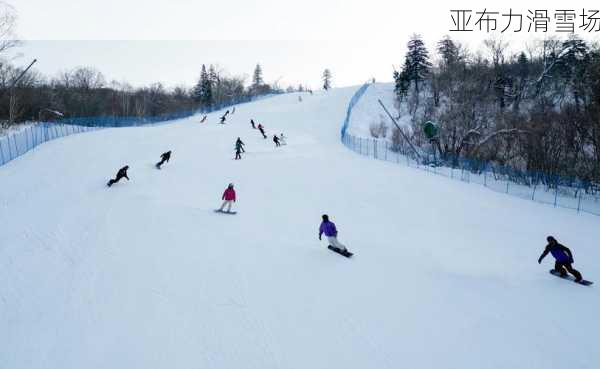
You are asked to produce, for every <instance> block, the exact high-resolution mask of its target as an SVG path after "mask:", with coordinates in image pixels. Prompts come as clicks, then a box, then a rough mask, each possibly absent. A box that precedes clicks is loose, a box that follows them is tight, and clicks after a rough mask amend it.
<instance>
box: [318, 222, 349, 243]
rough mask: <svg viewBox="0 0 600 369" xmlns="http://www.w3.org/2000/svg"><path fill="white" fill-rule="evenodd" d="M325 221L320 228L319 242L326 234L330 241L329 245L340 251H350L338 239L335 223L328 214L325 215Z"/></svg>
mask: <svg viewBox="0 0 600 369" xmlns="http://www.w3.org/2000/svg"><path fill="white" fill-rule="evenodd" d="M322 218H323V221H322V222H321V226H320V227H319V240H321V236H322V235H323V233H325V237H327V240H328V241H329V244H330V245H331V246H333V247H335V248H337V249H338V250H342V251H348V249H347V248H346V246H344V245H343V244H341V243H340V241H338V239H337V235H338V231H337V228H336V227H335V223H333V222H331V221H330V220H329V216H328V215H327V214H323V216H322Z"/></svg>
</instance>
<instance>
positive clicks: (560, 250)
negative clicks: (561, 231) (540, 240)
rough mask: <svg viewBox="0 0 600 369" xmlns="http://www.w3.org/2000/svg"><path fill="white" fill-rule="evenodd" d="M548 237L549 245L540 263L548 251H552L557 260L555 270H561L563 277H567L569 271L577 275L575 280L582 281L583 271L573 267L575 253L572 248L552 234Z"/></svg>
mask: <svg viewBox="0 0 600 369" xmlns="http://www.w3.org/2000/svg"><path fill="white" fill-rule="evenodd" d="M546 239H547V240H548V245H546V248H545V249H544V252H543V253H542V255H540V258H539V259H538V263H539V264H541V263H542V260H543V259H544V258H545V257H546V255H548V253H551V254H552V256H554V259H555V260H556V262H555V263H554V270H556V271H557V272H559V273H560V276H561V277H565V276H566V275H567V272H569V273H571V274H573V276H574V277H575V282H580V281H581V280H582V279H583V277H582V276H581V273H579V272H578V271H577V270H575V269H573V267H572V266H571V264H573V263H574V261H573V254H572V253H571V250H569V248H567V247H566V246H563V245H561V244H560V243H558V241H556V239H555V238H554V237H552V236H548V237H547V238H546ZM565 269H566V270H565Z"/></svg>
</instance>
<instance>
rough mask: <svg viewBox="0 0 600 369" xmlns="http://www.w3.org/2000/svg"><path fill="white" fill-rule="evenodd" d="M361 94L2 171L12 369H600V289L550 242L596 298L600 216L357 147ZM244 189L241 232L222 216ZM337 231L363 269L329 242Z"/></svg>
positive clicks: (286, 102)
mask: <svg viewBox="0 0 600 369" xmlns="http://www.w3.org/2000/svg"><path fill="white" fill-rule="evenodd" d="M355 90H356V87H353V88H343V89H334V90H331V91H329V92H327V93H325V92H315V94H314V95H312V96H311V95H309V94H303V95H302V96H303V102H299V101H298V97H297V94H286V95H281V96H276V97H272V98H269V99H264V100H260V101H258V102H255V103H249V104H243V105H239V106H238V107H237V109H236V112H235V114H234V115H230V116H229V117H228V119H227V124H226V125H219V124H218V120H219V119H218V117H219V116H220V114H222V112H215V113H212V114H210V115H209V117H208V119H207V123H204V124H201V123H198V122H199V120H200V117H199V116H196V117H191V118H188V119H184V120H182V121H180V122H177V123H173V124H171V125H159V126H154V127H145V128H142V127H136V128H120V129H106V130H101V131H97V132H93V133H84V134H79V135H73V136H69V137H65V138H62V139H58V140H54V141H51V142H49V143H46V144H44V145H41V146H39V147H38V148H36V149H34V150H32V151H31V152H29V153H27V154H26V155H24V156H22V157H20V158H18V159H16V160H13V161H11V162H10V163H8V164H7V165H5V166H2V167H0V183H1V184H2V188H1V190H0V224H1V225H2V228H1V229H2V232H0V368H1V369H37V368H57V369H58V368H60V369H69V368H74V369H75V368H77V369H80V368H86V369H92V368H103V369H104V368H127V369H135V368H140V369H141V368H153V369H162V368H164V369H178V368H182V369H183V368H260V369H267V368H286V369H287V368H290V369H296V368H297V369H319V368H323V369H325V368H327V369H330V368H344V369H359V368H360V369H362V368H377V369H383V368H389V369H392V368H393V369H396V368H412V369H420V368H422V369H437V368H449V369H450V368H461V369H488V368H490V369H492V368H493V369H496V368H498V369H501V368H502V369H505V368H511V369H515V368H523V369H537V368H539V369H563V368H569V369H574V368H589V369H592V368H597V367H598V365H599V363H600V351H599V350H598V349H597V347H596V346H597V343H596V342H597V334H598V332H599V331H600V319H597V317H596V315H597V312H598V308H599V307H600V295H599V294H598V292H597V288H598V287H597V286H596V285H595V286H592V287H584V286H580V285H577V284H574V283H572V282H568V281H564V280H561V279H559V278H556V277H553V276H551V275H550V274H549V273H548V270H549V269H550V268H551V266H552V262H551V256H548V257H547V259H546V260H545V261H544V262H543V265H541V266H540V265H538V264H537V258H538V256H539V254H540V253H541V252H542V249H543V247H544V245H545V242H544V241H545V237H546V236H547V235H548V234H553V235H554V236H555V237H557V239H558V240H559V241H560V242H562V243H564V244H565V245H567V246H568V247H570V248H571V249H572V250H573V252H574V256H575V262H576V263H575V265H574V266H575V267H576V268H577V269H579V270H580V271H581V272H582V273H583V275H584V277H586V278H587V279H590V280H592V281H593V280H596V282H598V280H599V279H600V278H598V276H600V263H598V260H599V258H600V249H599V248H598V245H597V241H598V239H600V227H599V222H600V218H598V217H594V216H591V215H590V216H588V215H578V214H576V213H575V212H573V211H571V210H562V209H554V208H550V207H548V206H546V205H542V204H538V203H534V202H531V201H527V200H522V199H519V198H514V197H510V196H506V195H503V194H499V193H495V192H492V191H489V190H487V189H486V188H484V187H481V186H479V185H475V184H467V183H463V182H460V181H454V180H451V179H446V178H444V177H439V176H434V175H430V174H428V173H426V172H423V171H419V170H414V169H411V168H406V167H402V166H397V165H395V164H393V163H388V162H381V161H376V160H372V159H369V158H366V157H361V156H359V155H357V154H355V153H353V152H351V151H350V150H347V149H346V148H345V147H344V146H342V144H341V143H340V142H339V130H340V125H341V122H342V120H343V118H344V116H345V112H346V104H347V102H348V101H349V100H350V98H351V96H352V95H353V93H354V91H355ZM250 118H254V120H255V121H256V122H257V123H259V122H260V123H262V124H263V125H264V126H265V127H266V130H267V133H268V134H269V139H268V140H263V139H262V137H261V136H260V134H259V132H258V131H257V130H252V129H251V128H250ZM282 132H283V133H284V134H285V135H286V137H287V145H286V146H283V147H280V148H275V145H274V144H273V142H272V140H271V138H272V135H273V134H275V133H276V134H280V133H282ZM238 136H239V137H241V138H242V140H243V141H244V142H245V143H246V150H247V153H246V154H245V156H244V157H243V160H241V161H234V160H233V157H234V142H235V139H236V138H237V137H238ZM167 150H172V151H173V156H172V158H171V162H170V163H167V164H166V165H165V166H164V167H163V169H162V170H160V171H159V170H156V169H155V168H154V167H153V165H154V163H155V162H157V161H158V160H159V155H160V154H161V153H162V152H164V151H167ZM125 164H129V165H130V167H131V168H130V171H129V174H130V177H131V181H130V182H127V181H124V182H121V183H118V184H116V185H114V186H113V187H112V188H110V189H108V188H107V187H106V186H105V183H106V181H107V180H108V179H109V177H111V176H113V175H114V173H115V172H116V171H117V169H118V168H120V167H121V166H122V165H125ZM229 182H234V183H235V185H236V190H237V193H238V203H237V204H236V205H235V209H236V210H238V214H237V215H235V216H229V215H221V214H215V213H213V209H214V208H216V207H217V206H219V205H220V197H221V194H222V191H223V190H224V189H225V187H226V185H227V184H228V183H229ZM323 213H328V214H329V215H330V216H331V218H332V220H333V221H334V222H335V223H336V224H337V226H338V228H339V230H340V241H342V242H343V243H345V244H346V245H347V246H348V247H349V248H350V250H351V251H353V252H354V253H355V257H354V258H353V259H346V258H343V257H341V256H339V255H337V254H334V253H332V252H331V251H329V250H327V249H326V243H325V242H319V241H318V239H317V229H318V225H319V222H320V216H321V214H323Z"/></svg>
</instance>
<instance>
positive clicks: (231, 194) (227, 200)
mask: <svg viewBox="0 0 600 369" xmlns="http://www.w3.org/2000/svg"><path fill="white" fill-rule="evenodd" d="M221 200H223V205H221V207H220V208H219V209H218V210H216V211H217V212H221V213H229V214H235V212H232V211H231V204H233V203H234V202H235V190H234V189H233V183H230V184H229V186H227V188H226V189H225V192H223V196H221ZM225 205H227V211H224V210H223V209H224V208H225Z"/></svg>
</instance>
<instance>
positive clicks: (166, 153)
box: [156, 150, 171, 169]
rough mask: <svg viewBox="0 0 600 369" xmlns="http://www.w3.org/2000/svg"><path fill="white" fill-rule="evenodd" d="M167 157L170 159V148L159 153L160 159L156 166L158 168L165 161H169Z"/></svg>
mask: <svg viewBox="0 0 600 369" xmlns="http://www.w3.org/2000/svg"><path fill="white" fill-rule="evenodd" d="M169 159H171V150H169V151H167V152H165V153H162V154H161V155H160V161H159V162H158V163H156V168H158V169H160V167H161V166H162V165H163V164H164V163H165V162H167V163H168V162H169Z"/></svg>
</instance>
